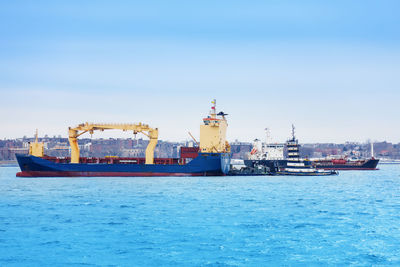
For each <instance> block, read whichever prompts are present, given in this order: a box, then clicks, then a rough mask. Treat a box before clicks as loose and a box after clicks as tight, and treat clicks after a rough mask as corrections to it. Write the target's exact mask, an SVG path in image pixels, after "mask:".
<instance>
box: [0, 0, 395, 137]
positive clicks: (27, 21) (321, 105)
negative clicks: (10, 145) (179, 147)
mask: <svg viewBox="0 0 400 267" xmlns="http://www.w3.org/2000/svg"><path fill="white" fill-rule="evenodd" d="M399 10H400V2H398V1H365V0H364V1H330V2H327V1H198V2H191V1H140V2H135V1H65V2H61V1H8V2H6V1H3V2H2V3H1V4H0V36H1V39H0V40H1V42H0V92H1V98H0V114H1V117H0V122H1V125H2V127H1V131H0V138H14V137H21V136H23V135H27V136H31V135H32V133H33V132H34V130H35V129H36V128H39V131H40V132H41V133H47V134H49V135H50V136H52V135H62V136H66V135H67V127H68V126H73V125H76V124H79V123H81V122H85V121H94V122H139V121H142V122H146V123H148V124H150V125H152V126H154V127H158V128H159V129H160V138H161V139H164V140H185V139H189V137H188V134H187V132H188V131H191V132H192V133H193V134H194V135H195V136H196V137H198V135H199V124H200V123H201V118H202V117H203V116H204V115H206V114H207V112H208V109H209V106H210V101H211V99H213V98H217V102H218V108H219V109H222V110H223V111H224V112H226V113H229V129H228V139H229V140H231V141H233V140H235V139H239V140H242V141H251V140H253V139H254V138H256V137H258V138H260V137H263V136H264V131H263V129H264V128H265V127H269V128H271V131H272V136H273V137H274V138H275V140H276V141H284V140H285V139H286V138H287V137H288V136H289V134H290V125H291V124H292V123H294V124H295V125H296V127H297V132H298V137H299V139H300V141H301V142H344V141H346V140H348V141H366V140H367V139H371V140H377V141H383V140H387V141H391V142H400V135H399V132H400V126H399V123H398V121H399V117H400V111H399V108H398V103H399V101H400V27H399V26H400V16H398V11H399ZM109 136H116V137H118V136H121V137H128V136H129V135H128V134H121V133H119V132H112V133H109V134H95V135H94V137H109Z"/></svg>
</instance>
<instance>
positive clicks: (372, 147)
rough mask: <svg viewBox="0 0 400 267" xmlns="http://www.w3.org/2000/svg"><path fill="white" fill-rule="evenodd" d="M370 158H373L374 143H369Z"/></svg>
mask: <svg viewBox="0 0 400 267" xmlns="http://www.w3.org/2000/svg"><path fill="white" fill-rule="evenodd" d="M371 158H374V142H371Z"/></svg>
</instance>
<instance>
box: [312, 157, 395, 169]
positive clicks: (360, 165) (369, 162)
mask: <svg viewBox="0 0 400 267" xmlns="http://www.w3.org/2000/svg"><path fill="white" fill-rule="evenodd" d="M312 163H313V165H314V166H315V167H316V168H317V169H325V170H342V171H345V170H377V168H376V166H377V165H378V163H379V159H375V158H370V159H356V160H351V159H347V158H340V159H329V158H326V159H316V160H313V161H312ZM399 163H400V162H399Z"/></svg>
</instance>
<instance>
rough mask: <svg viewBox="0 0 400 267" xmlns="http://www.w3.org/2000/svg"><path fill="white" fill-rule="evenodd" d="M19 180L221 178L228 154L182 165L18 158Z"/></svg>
mask: <svg viewBox="0 0 400 267" xmlns="http://www.w3.org/2000/svg"><path fill="white" fill-rule="evenodd" d="M16 157H17V161H18V164H19V166H20V168H21V172H19V173H17V176H18V177H82V176H83V177H88V176H93V177H109V176H120V177H122V176H125V177H131V176H220V175H226V174H227V173H228V172H229V169H230V154H229V153H199V155H198V156H197V157H196V158H195V159H193V160H192V161H190V162H189V163H187V164H185V165H180V164H169V165H162V164H148V165H146V164H105V163H76V164H72V163H56V162H53V161H50V160H46V159H43V158H39V157H35V156H31V155H16Z"/></svg>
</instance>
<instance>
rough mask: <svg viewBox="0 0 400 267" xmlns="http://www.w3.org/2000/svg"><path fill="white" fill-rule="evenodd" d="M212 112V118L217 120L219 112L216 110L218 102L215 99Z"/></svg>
mask: <svg viewBox="0 0 400 267" xmlns="http://www.w3.org/2000/svg"><path fill="white" fill-rule="evenodd" d="M211 104H212V106H211V111H210V115H211V118H213V119H215V118H216V117H217V110H216V106H217V100H216V99H214V100H213V101H211Z"/></svg>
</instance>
